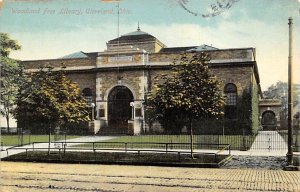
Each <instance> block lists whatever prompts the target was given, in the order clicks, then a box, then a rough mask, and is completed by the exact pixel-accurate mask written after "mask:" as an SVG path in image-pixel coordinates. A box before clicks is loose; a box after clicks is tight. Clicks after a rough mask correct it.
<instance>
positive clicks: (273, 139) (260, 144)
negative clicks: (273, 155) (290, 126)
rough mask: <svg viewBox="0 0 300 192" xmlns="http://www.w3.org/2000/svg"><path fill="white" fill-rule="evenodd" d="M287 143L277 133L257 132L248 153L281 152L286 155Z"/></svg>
mask: <svg viewBox="0 0 300 192" xmlns="http://www.w3.org/2000/svg"><path fill="white" fill-rule="evenodd" d="M287 148H288V146H287V143H286V141H285V140H284V139H283V138H282V136H281V135H280V134H279V133H278V132H277V131H259V132H258V135H257V136H256V138H255V140H254V142H253V144H252V146H251V148H250V151H263V152H266V151H283V153H287Z"/></svg>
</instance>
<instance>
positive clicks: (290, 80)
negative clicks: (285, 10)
mask: <svg viewBox="0 0 300 192" xmlns="http://www.w3.org/2000/svg"><path fill="white" fill-rule="evenodd" d="M288 24H289V57H288V152H287V155H286V156H287V166H292V165H293V70H292V65H293V63H292V58H293V54H292V52H293V19H292V17H290V18H289V23H288Z"/></svg>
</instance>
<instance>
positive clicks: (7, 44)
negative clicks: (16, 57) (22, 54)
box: [0, 33, 21, 57]
mask: <svg viewBox="0 0 300 192" xmlns="http://www.w3.org/2000/svg"><path fill="white" fill-rule="evenodd" d="M20 49H21V46H20V45H19V44H18V42H17V41H16V40H12V39H10V37H9V35H8V34H7V33H0V55H1V57H8V56H9V53H10V52H11V51H12V50H15V51H16V50H20Z"/></svg>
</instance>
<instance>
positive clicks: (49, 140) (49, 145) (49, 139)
mask: <svg viewBox="0 0 300 192" xmlns="http://www.w3.org/2000/svg"><path fill="white" fill-rule="evenodd" d="M50 148H51V123H50V125H49V138H48V155H50Z"/></svg>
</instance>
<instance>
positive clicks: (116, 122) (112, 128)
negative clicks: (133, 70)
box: [108, 86, 133, 134]
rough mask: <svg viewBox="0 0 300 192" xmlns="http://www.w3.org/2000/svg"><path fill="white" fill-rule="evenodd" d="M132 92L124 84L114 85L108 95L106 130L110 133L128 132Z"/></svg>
mask: <svg viewBox="0 0 300 192" xmlns="http://www.w3.org/2000/svg"><path fill="white" fill-rule="evenodd" d="M132 101H133V94H132V92H131V91H130V90H129V89H128V88H127V87H125V86H116V87H114V88H113V89H112V90H111V91H110V93H109V95H108V129H109V130H108V131H109V132H110V133H112V134H128V120H129V119H131V118H132V117H131V114H132V109H131V107H130V102H132Z"/></svg>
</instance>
